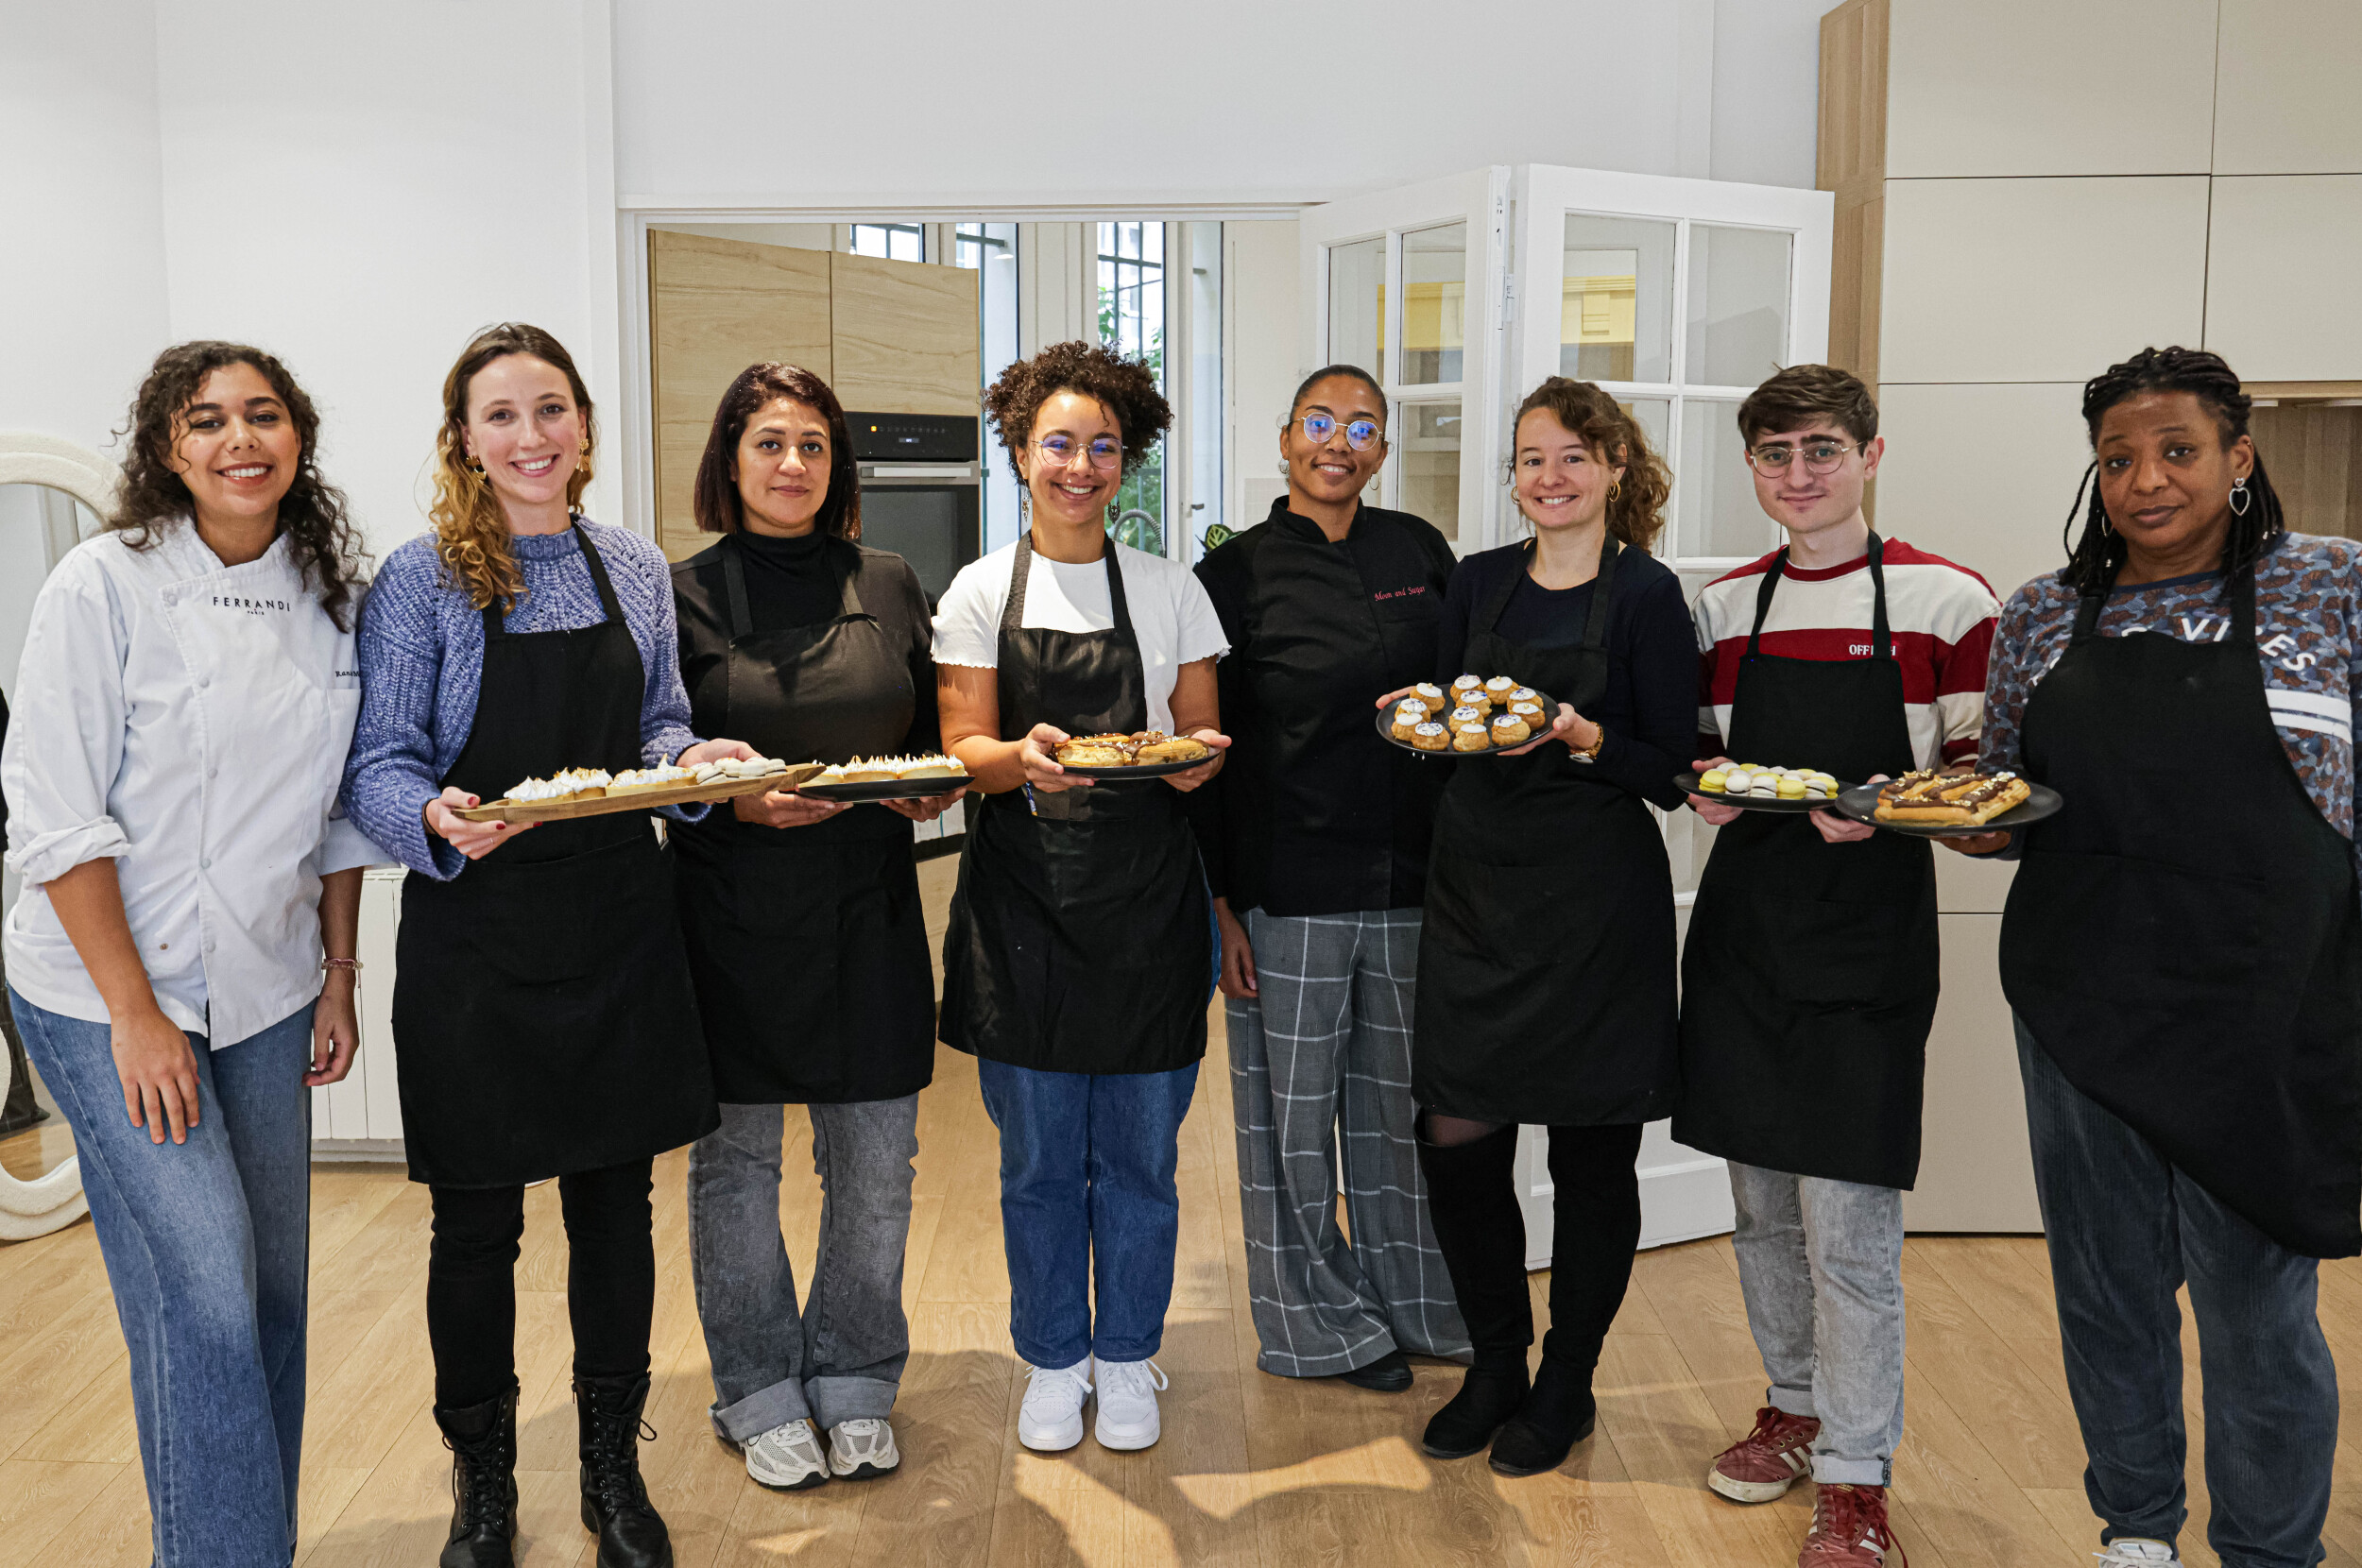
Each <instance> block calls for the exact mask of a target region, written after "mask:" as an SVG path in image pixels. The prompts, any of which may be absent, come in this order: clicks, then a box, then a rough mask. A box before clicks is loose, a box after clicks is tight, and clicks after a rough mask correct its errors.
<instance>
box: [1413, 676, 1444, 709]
mask: <svg viewBox="0 0 2362 1568" xmlns="http://www.w3.org/2000/svg"><path fill="white" fill-rule="evenodd" d="M1411 695H1412V696H1413V697H1415V698H1417V699H1418V700H1419V701H1420V702H1423V703H1425V704H1427V706H1428V707H1429V709H1433V708H1438V707H1443V706H1444V689H1443V688H1442V687H1440V686H1438V685H1436V684H1435V683H1434V682H1433V681H1431V680H1423V681H1421V682H1420V683H1419V684H1418V685H1416V686H1414V687H1412V689H1411Z"/></svg>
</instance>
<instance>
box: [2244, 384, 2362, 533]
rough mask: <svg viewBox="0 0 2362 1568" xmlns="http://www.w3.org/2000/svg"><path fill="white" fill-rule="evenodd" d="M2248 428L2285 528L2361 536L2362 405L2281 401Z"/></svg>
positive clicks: (2258, 412)
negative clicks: (2277, 502)
mask: <svg viewBox="0 0 2362 1568" xmlns="http://www.w3.org/2000/svg"><path fill="white" fill-rule="evenodd" d="M2248 429H2249V432H2250V433H2251V435H2254V437H2255V450H2256V452H2258V453H2260V454H2261V455H2262V457H2263V459H2264V466H2265V471H2266V472H2268V473H2269V474H2270V475H2271V482H2272V488H2273V489H2274V490H2275V491H2277V492H2278V493H2279V495H2280V504H2281V507H2282V509H2283V510H2284V511H2285V513H2286V515H2287V519H2288V526H2289V527H2290V528H2292V529H2294V530H2296V531H2297V532H2298V533H2300V534H2335V535H2336V536H2338V537H2342V538H2349V539H2357V538H2362V407H2353V406H2346V407H2338V406H2334V405H2330V404H2324V403H2282V404H2281V405H2279V406H2278V407H2276V408H2259V409H2257V410H2256V411H2255V412H2254V414H2253V415H2252V416H2251V418H2250V419H2249V422H2248Z"/></svg>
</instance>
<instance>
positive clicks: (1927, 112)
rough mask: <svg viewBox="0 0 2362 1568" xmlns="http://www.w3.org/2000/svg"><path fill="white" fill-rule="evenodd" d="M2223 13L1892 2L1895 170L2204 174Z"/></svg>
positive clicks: (2170, 2)
mask: <svg viewBox="0 0 2362 1568" xmlns="http://www.w3.org/2000/svg"><path fill="white" fill-rule="evenodd" d="M2327 3H2329V4H2343V3H2346V0H2327ZM2215 6H2216V0H2074V3H2073V4H2071V5H2061V4H2059V0H1892V7H1893V9H1892V16H1891V23H1890V28H1891V31H1890V34H1889V53H1888V57H1887V72H1888V104H1889V106H1890V107H1889V111H1888V112H1889V120H1888V136H1887V173H1888V174H1889V175H1890V176H1891V177H1893V178H1896V179H1958V178H1960V177H1963V176H1967V177H1978V176H2022V175H2059V174H2106V175H2127V174H2200V173H2203V172H2205V170H2206V167H2207V158H2208V153H2209V145H2210V142H2211V140H2212V134H2213V129H2214V128H2213V124H2212V121H2213V114H2214V95H2215ZM2349 58H2351V57H2349ZM2345 91H2346V84H2345V83H2344V82H2342V81H2340V82H2338V83H2337V86H2336V92H2337V93H2338V94H2344V93H2345Z"/></svg>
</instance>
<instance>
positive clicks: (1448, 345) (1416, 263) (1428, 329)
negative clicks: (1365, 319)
mask: <svg viewBox="0 0 2362 1568" xmlns="http://www.w3.org/2000/svg"><path fill="white" fill-rule="evenodd" d="M1467 318H1468V226H1467V225H1466V224H1464V223H1447V224H1445V225H1444V226H1443V227H1442V228H1440V229H1420V230H1413V231H1412V232H1411V233H1408V234H1405V235H1404V236H1403V237H1402V379H1403V382H1404V383H1405V384H1407V385H1414V386H1422V385H1429V384H1432V383H1436V382H1446V381H1458V380H1459V379H1460V360H1461V351H1462V341H1461V340H1462V336H1463V326H1464V323H1465V322H1466V321H1467ZM1454 412H1455V417H1456V415H1457V409H1456V407H1455V411H1454Z"/></svg>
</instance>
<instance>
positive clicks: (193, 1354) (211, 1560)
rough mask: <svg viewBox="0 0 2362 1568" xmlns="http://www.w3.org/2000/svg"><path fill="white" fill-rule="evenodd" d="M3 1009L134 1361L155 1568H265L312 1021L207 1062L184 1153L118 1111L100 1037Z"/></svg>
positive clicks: (285, 1503)
mask: <svg viewBox="0 0 2362 1568" xmlns="http://www.w3.org/2000/svg"><path fill="white" fill-rule="evenodd" d="M9 1004H10V1006H11V1007H12V1008H13V1009H14V1010H15V1013H16V1027H17V1029H18V1030H19V1031H21V1032H22V1033H23V1034H24V1036H25V1048H26V1052H27V1053H28V1054H30V1056H31V1057H32V1059H33V1065H35V1066H37V1067H39V1068H40V1069H41V1075H42V1078H43V1080H44V1081H45V1082H47V1083H48V1085H49V1092H50V1093H51V1094H52V1095H54V1096H56V1097H57V1100H58V1107H59V1109H60V1110H61V1111H63V1112H64V1113H65V1117H66V1120H67V1122H68V1123H69V1124H71V1125H72V1127H73V1129H74V1148H75V1152H76V1153H77V1154H78V1155H80V1156H81V1161H82V1186H83V1190H84V1191H85V1192H86V1193H87V1194H88V1195H89V1198H90V1216H91V1223H92V1225H93V1226H94V1228H95V1229H96V1231H97V1233H98V1250H99V1253H100V1254H101V1255H102V1256H103V1257H104V1258H105V1259H106V1262H107V1279H108V1281H109V1283H110V1284H111V1285H112V1286H113V1287H114V1296H115V1310H116V1313H117V1315H118V1316H119V1317H120V1318H121V1319H122V1322H123V1339H124V1344H125V1346H126V1347H127V1348H128V1350H129V1352H130V1358H131V1406H132V1409H133V1411H134V1412H135V1413H136V1415H137V1417H138V1420H139V1433H140V1469H141V1471H142V1472H143V1473H144V1474H145V1477H146V1480H147V1502H148V1508H149V1510H150V1512H151V1513H152V1514H153V1516H154V1525H153V1529H154V1542H155V1553H156V1562H157V1563H158V1565H159V1568H272V1565H274V1564H283V1563H285V1562H287V1561H288V1560H289V1559H291V1558H292V1556H293V1554H294V1545H295V1539H296V1480H297V1470H298V1466H299V1465H300V1462H301V1460H302V1456H303V1328H304V1306H305V1298H304V1291H305V1283H306V1275H307V1272H308V1270H309V1266H310V1261H311V1208H312V1185H311V1184H312V1164H311V1161H312V1091H311V1090H309V1089H307V1088H305V1087H304V1086H303V1074H304V1070H305V1069H306V1068H307V1067H308V1066H310V1065H311V1056H312V1010H311V1008H309V1007H305V1008H303V1009H302V1010H301V1011H300V1012H298V1013H296V1014H292V1015H291V1016H289V1017H287V1018H284V1019H282V1020H281V1021H280V1022H278V1023H276V1024H273V1025H272V1026H271V1027H270V1028H268V1029H266V1030H265V1031H262V1032H261V1033H260V1034H255V1035H250V1036H248V1038H247V1039H244V1040H241V1041H239V1042H238V1043H237V1044H235V1045H233V1046H227V1047H224V1048H222V1049H220V1050H218V1051H216V1050H212V1049H209V1048H208V1043H207V1041H206V1039H205V1037H204V1036H203V1035H201V1034H192V1035H190V1036H189V1043H190V1045H191V1046H192V1047H194V1048H195V1049H196V1052H197V1105H198V1119H197V1125H196V1126H195V1127H192V1128H190V1129H189V1136H188V1141H187V1142H186V1143H181V1144H176V1143H173V1142H171V1141H170V1140H169V1139H167V1140H166V1141H165V1142H163V1143H161V1144H159V1143H153V1142H150V1141H149V1138H148V1134H147V1133H146V1132H145V1130H143V1129H141V1128H137V1127H134V1126H132V1125H131V1122H130V1118H129V1117H128V1116H127V1115H126V1114H125V1112H124V1109H123V1082H122V1080H121V1079H119V1078H117V1077H116V1076H115V1064H114V1052H113V1049H112V1048H111V1038H112V1035H111V1031H110V1030H109V1028H108V1027H107V1026H106V1025H105V1024H94V1023H89V1022H86V1021H85V1020H83V1019H80V1018H69V1017H66V1016H64V1015H63V1014H56V1013H50V1012H47V1011H45V1010H43V1009H42V1008H38V1007H35V1006H33V1005H32V1004H31V1003H30V1002H27V1001H26V999H25V998H24V997H20V996H18V995H17V994H16V993H15V992H13V991H11V992H9Z"/></svg>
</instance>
